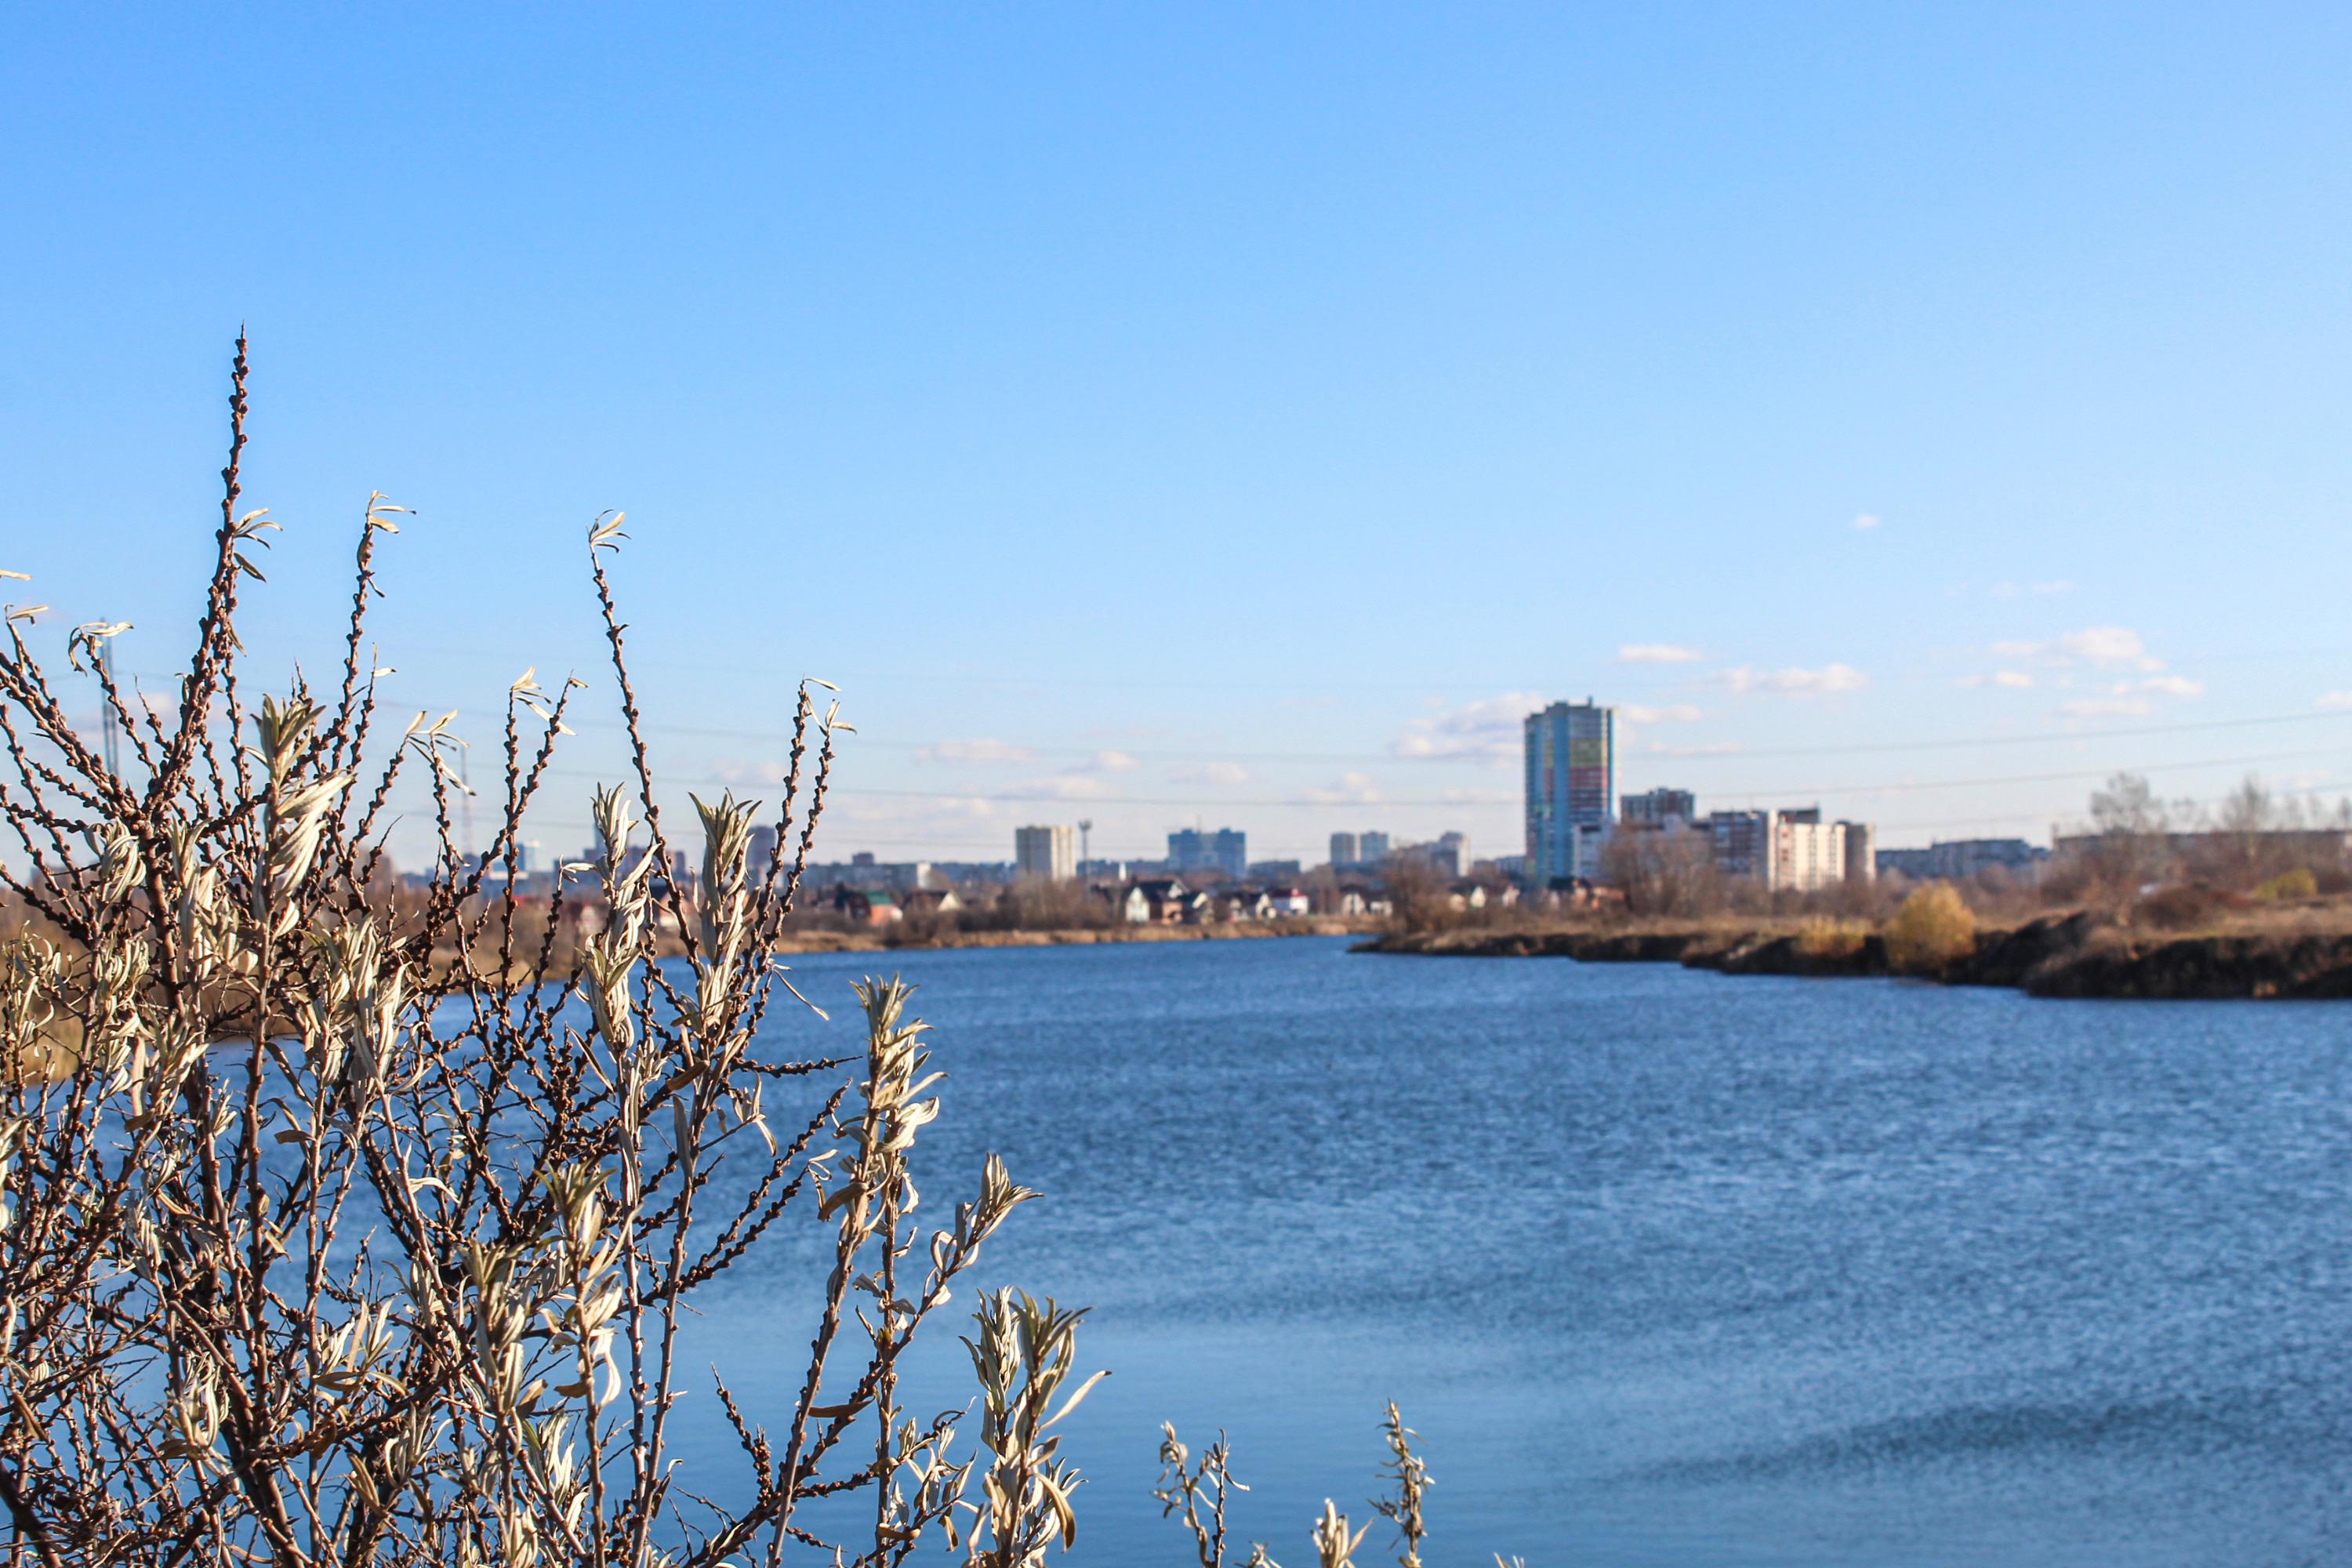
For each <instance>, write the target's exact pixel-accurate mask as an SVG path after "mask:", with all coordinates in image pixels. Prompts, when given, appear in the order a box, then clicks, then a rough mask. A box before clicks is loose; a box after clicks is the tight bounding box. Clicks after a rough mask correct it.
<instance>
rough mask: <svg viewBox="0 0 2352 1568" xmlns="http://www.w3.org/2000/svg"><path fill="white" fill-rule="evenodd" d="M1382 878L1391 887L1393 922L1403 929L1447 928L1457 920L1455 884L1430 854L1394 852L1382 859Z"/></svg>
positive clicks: (1431, 929)
mask: <svg viewBox="0 0 2352 1568" xmlns="http://www.w3.org/2000/svg"><path fill="white" fill-rule="evenodd" d="M1381 882H1382V884H1383V885H1385V886H1386V888H1387V889H1388V895H1389V920H1390V922H1391V924H1393V925H1394V926H1395V927H1396V928H1397V929H1398V930H1399V931H1443V930H1444V929H1445V928H1446V927H1447V926H1450V925H1453V924H1454V923H1456V920H1455V915H1456V911H1455V910H1454V901H1453V899H1452V896H1451V891H1452V890H1451V888H1450V887H1449V885H1448V883H1447V882H1446V879H1444V877H1443V876H1441V875H1439V874H1438V871H1437V868H1435V867H1433V866H1432V865H1431V864H1430V863H1429V860H1428V859H1427V858H1426V857H1423V856H1419V855H1391V856H1390V857H1389V858H1387V859H1386V860H1384V861H1382V862H1381Z"/></svg>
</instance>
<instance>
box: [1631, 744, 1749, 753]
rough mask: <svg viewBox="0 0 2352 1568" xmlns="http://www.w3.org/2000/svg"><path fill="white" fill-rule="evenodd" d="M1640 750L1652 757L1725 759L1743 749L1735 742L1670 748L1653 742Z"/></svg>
mask: <svg viewBox="0 0 2352 1568" xmlns="http://www.w3.org/2000/svg"><path fill="white" fill-rule="evenodd" d="M1642 750H1643V753H1644V754H1646V755H1649V756H1653V757H1727V756H1729V755H1731V754H1732V753H1733V752H1738V751H1742V750H1745V748H1744V747H1742V746H1741V745H1740V743H1739V742H1737V741H1710V742H1707V743H1706V744H1705V745H1703V746H1670V745H1668V744H1667V743H1666V742H1664V741H1653V742H1650V743H1649V744H1648V745H1646V746H1644V747H1643V748H1642Z"/></svg>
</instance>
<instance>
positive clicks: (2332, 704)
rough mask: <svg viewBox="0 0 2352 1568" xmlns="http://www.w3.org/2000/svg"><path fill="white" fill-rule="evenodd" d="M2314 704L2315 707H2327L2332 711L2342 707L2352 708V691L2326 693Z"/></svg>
mask: <svg viewBox="0 0 2352 1568" xmlns="http://www.w3.org/2000/svg"><path fill="white" fill-rule="evenodd" d="M2312 706H2313V707H2314V708H2323V709H2326V710H2328V711H2329V712H2331V713H2332V712H2336V711H2338V710H2342V709H2346V708H2352V691H2330V692H2326V693H2324V694H2323V695H2322V696H2321V697H2320V699H2319V700H2318V701H2316V702H2315V703H2313V704H2312Z"/></svg>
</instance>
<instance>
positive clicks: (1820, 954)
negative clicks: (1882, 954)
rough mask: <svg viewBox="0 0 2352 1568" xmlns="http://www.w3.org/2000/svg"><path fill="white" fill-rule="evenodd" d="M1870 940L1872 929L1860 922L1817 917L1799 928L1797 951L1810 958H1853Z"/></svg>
mask: <svg viewBox="0 0 2352 1568" xmlns="http://www.w3.org/2000/svg"><path fill="white" fill-rule="evenodd" d="M1869 939H1870V928H1869V927H1868V926H1867V925H1864V923H1863V922H1862V921H1841V920H1830V919H1827V918H1824V917H1820V916H1816V917H1815V918H1813V919H1811V920H1809V921H1805V923H1804V924H1803V925H1801V926H1800V927H1798V928H1797V951H1798V952H1801V953H1803V954H1804V955H1805V956H1806V957H1808V958H1852V957H1853V955H1854V954H1855V953H1857V952H1861V951H1862V944H1863V943H1864V942H1867V941H1868V940H1869Z"/></svg>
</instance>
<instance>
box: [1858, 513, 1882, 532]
mask: <svg viewBox="0 0 2352 1568" xmlns="http://www.w3.org/2000/svg"><path fill="white" fill-rule="evenodd" d="M1853 526H1854V528H1855V530H1856V531H1860V532H1863V533H1868V532H1869V531H1871V530H1872V529H1874V528H1876V527H1877V526H1878V519H1877V517H1876V516H1875V515H1874V514H1873V513H1870V512H1864V513H1863V514H1862V515H1861V516H1860V517H1857V518H1855V519H1854V520H1853Z"/></svg>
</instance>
